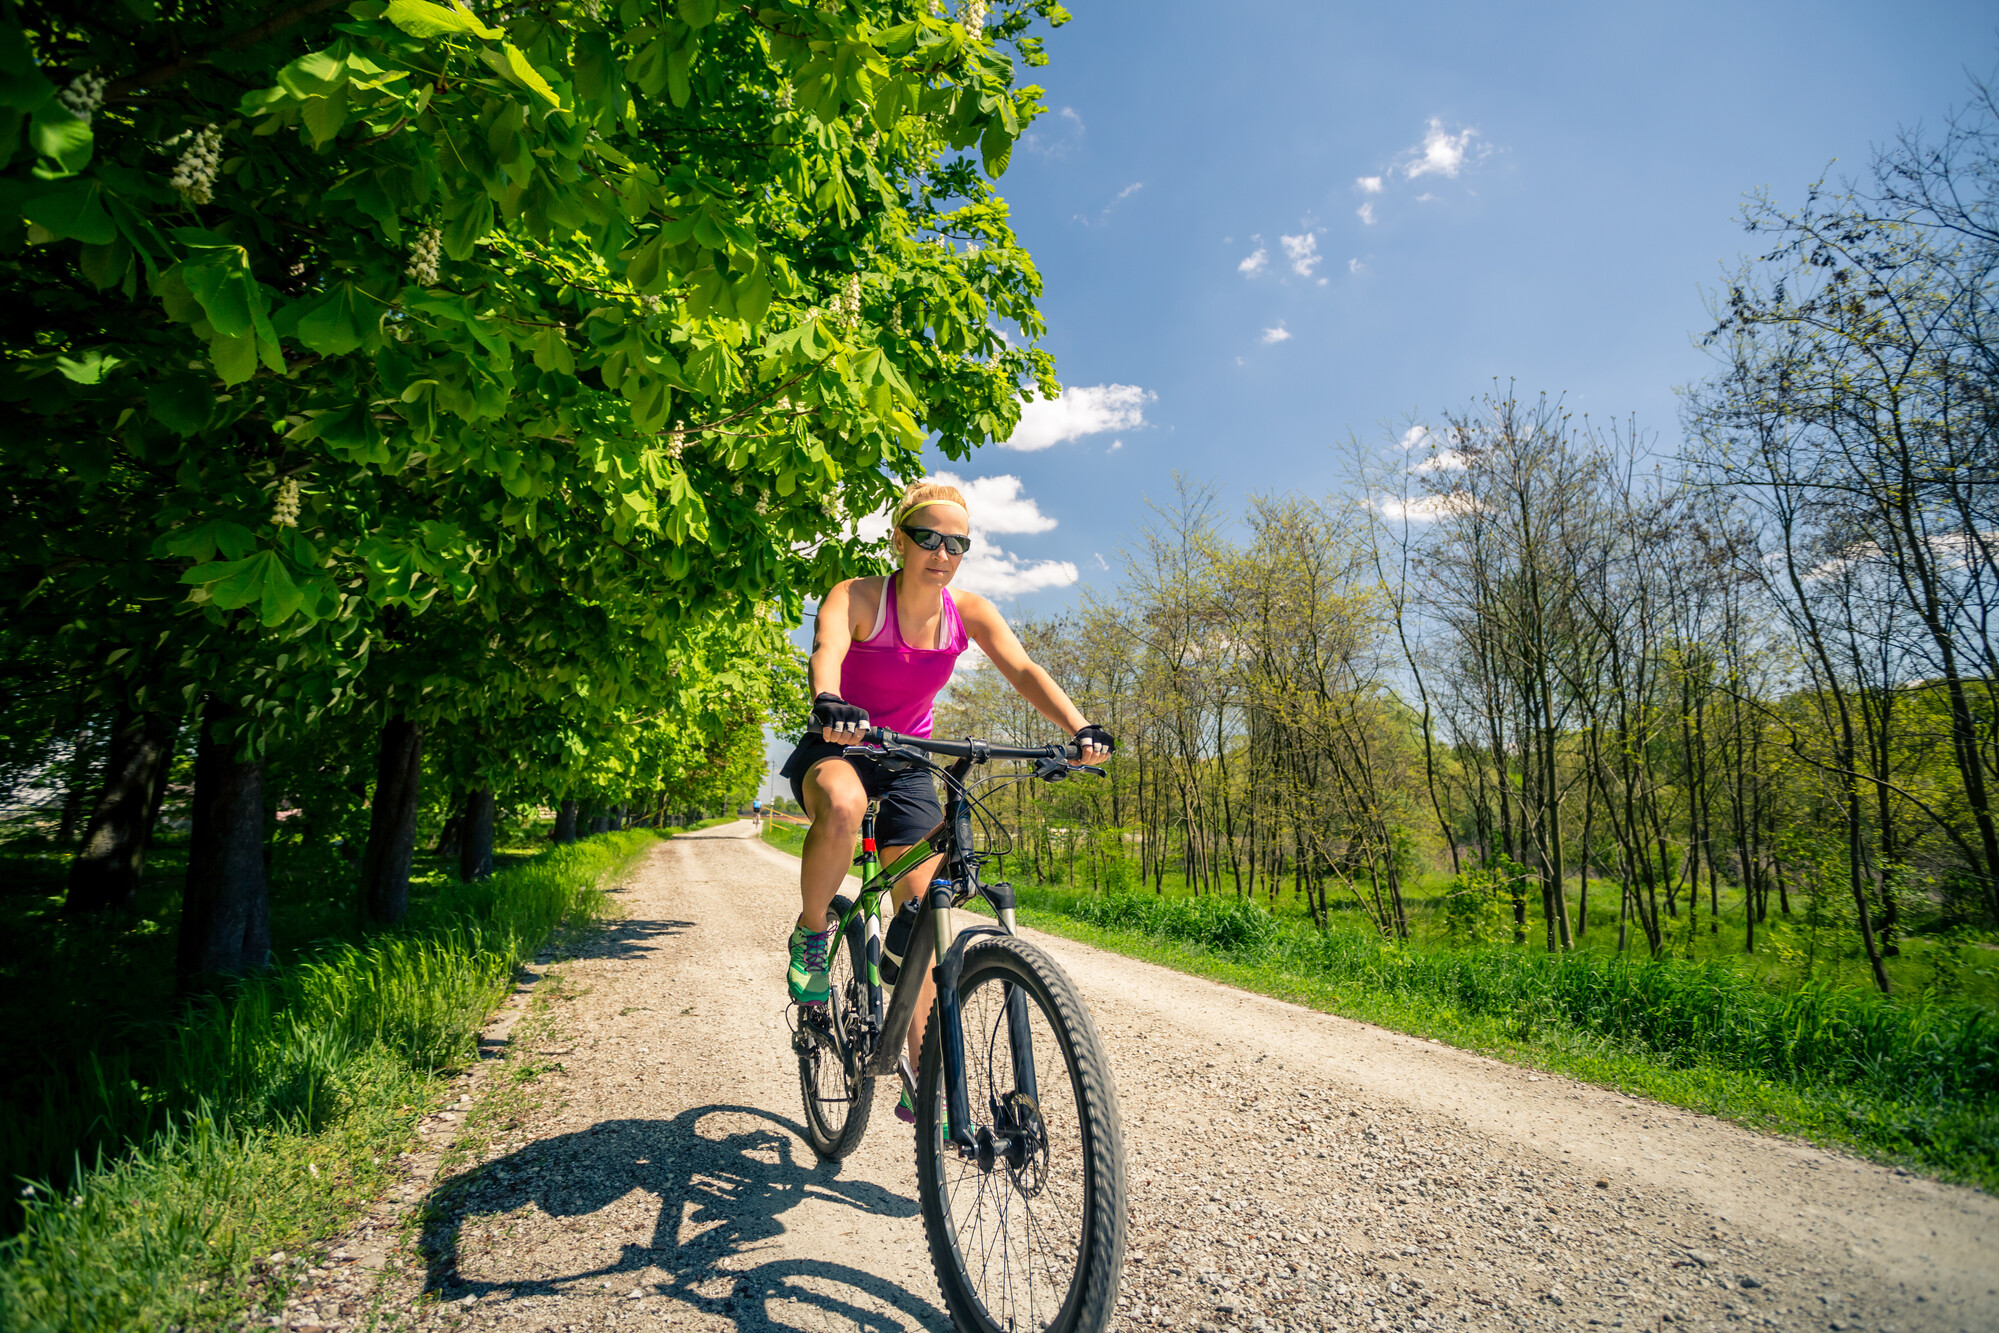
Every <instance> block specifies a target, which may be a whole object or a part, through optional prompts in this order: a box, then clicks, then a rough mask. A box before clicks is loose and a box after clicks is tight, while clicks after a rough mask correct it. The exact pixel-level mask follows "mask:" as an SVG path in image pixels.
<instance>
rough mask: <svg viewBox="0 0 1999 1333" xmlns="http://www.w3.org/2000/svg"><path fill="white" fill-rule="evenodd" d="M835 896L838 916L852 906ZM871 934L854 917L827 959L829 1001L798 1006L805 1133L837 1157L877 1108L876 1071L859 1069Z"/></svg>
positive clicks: (819, 1149) (855, 1143) (857, 1140)
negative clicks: (864, 930) (868, 944)
mask: <svg viewBox="0 0 1999 1333" xmlns="http://www.w3.org/2000/svg"><path fill="white" fill-rule="evenodd" d="M852 908H853V904H852V903H851V902H849V901H848V900H847V899H846V898H845V897H838V898H835V899H833V905H832V909H831V915H832V917H833V918H834V919H835V920H838V919H839V918H841V917H843V916H845V915H846V914H847V913H848V912H849V911H850V910H852ZM867 957H868V954H867V937H866V935H865V933H864V932H863V928H862V922H861V918H860V917H859V916H856V917H854V919H853V920H851V921H849V922H848V923H847V929H846V930H845V931H844V932H843V933H842V934H841V937H840V938H839V939H838V940H837V941H834V947H833V949H832V951H831V954H830V955H829V956H828V958H827V960H826V983H827V986H826V1003H824V1004H821V1005H800V1006H799V1009H798V1013H799V1027H798V1032H797V1034H796V1035H795V1036H794V1037H793V1038H792V1045H793V1046H794V1047H795V1048H796V1049H797V1051H798V1086H799V1089H800V1091H802V1092H803V1093H804V1094H805V1137H806V1141H807V1142H809V1143H810V1144H811V1145H812V1150H813V1151H814V1152H816V1153H818V1154H819V1155H820V1156H821V1157H823V1158H826V1159H828V1160H838V1159H839V1158H842V1157H845V1156H846V1155H847V1154H848V1153H851V1152H852V1151H853V1150H854V1149H856V1148H858V1147H859V1146H860V1144H861V1135H862V1134H864V1133H865V1132H866V1131H867V1128H868V1113H869V1111H871V1110H872V1109H873V1108H874V1099H875V1079H874V1075H872V1074H866V1073H862V1072H861V1063H862V1061H863V1060H864V1059H865V1058H866V1054H867V1052H866V1050H865V1046H864V1042H863V1037H864V1034H865V1032H866V1030H867V1024H868V963H867Z"/></svg>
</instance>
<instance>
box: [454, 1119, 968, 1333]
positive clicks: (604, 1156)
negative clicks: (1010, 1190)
mask: <svg viewBox="0 0 1999 1333" xmlns="http://www.w3.org/2000/svg"><path fill="white" fill-rule="evenodd" d="M717 1115H722V1116H728V1117H730V1118H731V1119H734V1120H737V1121H738V1122H740V1121H741V1120H742V1119H745V1118H747V1119H748V1120H750V1121H751V1122H753V1123H752V1124H751V1125H750V1127H748V1128H744V1129H739V1130H736V1132H733V1133H729V1134H726V1135H724V1136H722V1137H719V1138H714V1137H707V1136H704V1135H703V1134H701V1133H700V1132H699V1124H700V1122H701V1121H702V1120H703V1119H704V1118H706V1117H710V1116H717ZM712 1132H713V1129H712V1127H711V1133H712ZM803 1133H804V1131H803V1130H802V1128H801V1127H800V1126H798V1125H796V1124H794V1123H792V1122H791V1121H789V1120H786V1119H784V1118H782V1117H780V1116H776V1115H773V1114H771V1113H770V1112H768V1111H765V1110H761V1109H759V1108H756V1107H750V1106H733V1105H726V1104H716V1105H709V1106H699V1107H694V1108H692V1109H690V1110H687V1111H684V1112H682V1113H681V1114H680V1115H678V1116H675V1117H674V1118H673V1119H671V1120H607V1121H603V1122H601V1123H599V1124H596V1125H592V1126H591V1127H590V1128H588V1129H585V1130H581V1131H578V1132H577V1133H574V1134H564V1135H560V1136H558V1137H555V1138H550V1139H543V1140H539V1141H537V1142H535V1143H532V1144H529V1145H527V1146H526V1147H524V1148H522V1149H521V1150H519V1151H518V1152H515V1153H511V1154H509V1155H507V1156H505V1157H501V1158H496V1159H495V1160H493V1161H491V1162H488V1163H486V1164H485V1165H483V1166H480V1167H476V1168H474V1169H473V1170H471V1171H469V1172H467V1173H465V1174H464V1175H462V1176H459V1177H456V1178H455V1179H453V1180H452V1181H451V1183H450V1184H448V1185H446V1186H445V1187H443V1188H442V1189H440V1190H439V1191H438V1192H437V1193H436V1194H434V1195H432V1196H431V1199H430V1201H429V1203H428V1206H427V1208H426V1211H425V1214H424V1219H423V1222H424V1233H423V1244H422V1252H423V1255H424V1261H425V1265H426V1274H425V1281H424V1290H425V1291H426V1292H429V1293H433V1294H435V1295H437V1296H439V1297H441V1298H442V1299H445V1300H460V1299H463V1298H464V1297H466V1296H477V1297H479V1298H481V1302H482V1304H483V1303H484V1301H485V1300H486V1299H487V1298H489V1297H491V1296H495V1295H497V1296H499V1297H501V1298H503V1299H509V1300H518V1299H522V1298H527V1297H534V1296H549V1295H558V1294H562V1295H588V1296H590V1297H592V1298H595V1299H602V1298H604V1297H605V1295H606V1293H605V1292H604V1291H603V1290H602V1289H601V1286H600V1284H601V1283H603V1282H604V1281H606V1280H609V1281H610V1282H611V1284H612V1291H613V1293H614V1294H615V1295H618V1296H623V1295H624V1294H625V1293H626V1292H629V1291H631V1290H632V1289H633V1288H635V1287H636V1288H638V1289H640V1290H642V1291H644V1292H645V1299H644V1306H645V1307H646V1308H648V1309H652V1310H654V1311H657V1310H658V1308H659V1305H660V1301H659V1299H658V1298H659V1297H668V1298H672V1299H673V1300H676V1301H678V1302H680V1303H681V1304H682V1307H683V1308H691V1309H695V1310H703V1311H706V1312H708V1313H710V1314H716V1315H721V1316H724V1317H727V1318H731V1319H733V1320H734V1321H735V1323H736V1326H737V1327H738V1328H740V1329H743V1330H746V1331H747V1330H767V1329H768V1330H778V1329H785V1328H791V1327H795V1325H793V1324H792V1323H790V1322H789V1321H788V1320H787V1319H786V1318H785V1310H786V1307H790V1306H794V1305H797V1306H805V1307H808V1308H811V1309H813V1310H815V1311H817V1312H820V1313H819V1317H818V1318H815V1319H814V1321H813V1324H814V1326H815V1327H816V1326H818V1324H819V1323H820V1322H821V1320H823V1318H824V1316H826V1315H831V1316H833V1317H834V1319H835V1320H836V1321H837V1322H839V1323H840V1324H843V1325H845V1324H851V1325H853V1326H855V1327H856V1328H859V1329H862V1330H867V1331H868V1333H911V1331H913V1330H916V1329H936V1330H945V1329H948V1328H949V1327H950V1319H949V1317H948V1316H946V1315H945V1314H944V1312H943V1311H942V1310H939V1309H938V1308H937V1307H936V1306H935V1305H934V1304H932V1303H931V1302H930V1301H929V1300H927V1299H925V1298H924V1297H922V1296H918V1295H917V1294H915V1293H913V1292H911V1291H908V1290H906V1289H905V1288H903V1287H901V1286H899V1285H897V1284H896V1283H893V1282H889V1281H886V1280H884V1279H882V1278H880V1277H878V1276H876V1275H874V1274H872V1273H868V1272H865V1271H863V1270H861V1269H859V1268H854V1267H852V1266H849V1265H847V1264H842V1263H835V1262H831V1261H827V1260H817V1259H807V1258H780V1259H772V1260H770V1261H768V1262H765V1263H761V1264H758V1263H755V1262H753V1259H754V1256H755V1254H756V1253H757V1252H758V1251H759V1250H761V1249H763V1248H765V1247H766V1246H767V1244H768V1242H770V1241H773V1240H775V1239H776V1238H777V1237H779V1236H782V1235H783V1234H785V1232H786V1231H787V1229H788V1228H787V1227H786V1225H785V1222H784V1220H783V1215H784V1214H785V1213H786V1212H788V1211H789V1210H791V1209H793V1208H795V1207H797V1206H798V1205H799V1204H801V1203H804V1202H806V1201H808V1200H816V1201H823V1202H831V1203H834V1204H837V1205H839V1206H842V1207H845V1208H850V1209H852V1210H854V1212H855V1214H856V1216H855V1220H854V1223H853V1225H852V1227H851V1228H850V1230H851V1231H852V1233H853V1235H854V1242H853V1244H852V1247H851V1248H852V1249H853V1250H854V1251H855V1252H857V1253H865V1252H867V1250H868V1248H869V1241H868V1234H869V1232H868V1224H869V1222H870V1220H872V1219H874V1218H889V1217H896V1218H907V1217H913V1216H915V1215H916V1204H915V1202H914V1201H913V1200H911V1199H907V1198H904V1197H902V1196H900V1195H898V1194H894V1193H892V1192H890V1191H888V1190H885V1189H883V1188H882V1187H881V1186H879V1185H875V1184H872V1183H870V1182H868V1181H861V1180H843V1179H841V1178H840V1166H839V1163H837V1162H819V1161H816V1160H815V1159H814V1158H813V1157H812V1154H811V1150H810V1149H809V1148H806V1147H805V1145H804V1143H803V1137H802V1136H803ZM801 1159H802V1160H801ZM634 1190H642V1191H644V1192H646V1193H647V1194H650V1195H652V1196H654V1197H655V1198H656V1199H657V1200H658V1211H657V1215H656V1217H655V1219H654V1221H653V1224H652V1234H651V1237H650V1239H649V1240H644V1241H636V1242H634V1241H627V1242H626V1243H624V1244H623V1245H622V1246H621V1247H620V1250H619V1254H618V1257H617V1258H616V1259H615V1260H613V1261H611V1262H609V1263H607V1264H601V1265H598V1266H595V1267H576V1268H575V1269H574V1271H568V1272H539V1273H533V1274H531V1275H530V1274H528V1273H519V1274H518V1275H513V1276H504V1277H502V1276H495V1275H491V1274H487V1275H481V1274H480V1273H479V1272H478V1271H477V1270H481V1269H486V1268H488V1267H489V1265H488V1264H487V1263H486V1262H483V1261H478V1262H474V1261H471V1259H470V1256H465V1255H462V1254H461V1253H460V1249H461V1231H462V1229H463V1227H464V1226H465V1224H466V1223H467V1222H468V1221H471V1220H476V1219H479V1218H483V1217H493V1216H498V1215H501V1214H505V1213H509V1212H512V1211H513V1210H515V1209H518V1208H521V1207H523V1206H525V1205H529V1204H532V1205H534V1206H535V1207H536V1208H538V1209H539V1210H540V1212H541V1213H542V1214H543V1215H545V1216H546V1217H548V1218H550V1219H553V1221H554V1224H555V1225H556V1226H560V1225H561V1224H563V1223H565V1222H568V1221H570V1220H572V1219H582V1218H587V1217H589V1216H591V1215H593V1214H597V1213H608V1212H609V1211H610V1210H611V1209H612V1208H613V1207H614V1205H616V1204H617V1203H619V1201H621V1200H623V1199H624V1198H625V1197H626V1196H627V1195H629V1194H630V1193H632V1192H633V1191H634ZM529 1216H530V1217H532V1214H530V1215H529ZM545 1225H546V1224H545ZM552 1229H553V1228H551V1230H552ZM843 1230H848V1229H847V1228H843ZM576 1240H577V1244H576V1248H578V1249H583V1250H588V1249H591V1248H595V1247H596V1245H598V1244H601V1241H600V1240H598V1239H597V1238H596V1237H593V1236H580V1235H579V1236H577V1238H576ZM461 1262H464V1264H465V1267H467V1268H472V1269H474V1270H475V1271H474V1272H472V1273H469V1274H468V1273H467V1272H464V1271H461V1267H460V1266H461ZM527 1262H528V1263H532V1261H527ZM515 1263H522V1261H515ZM558 1266H559V1265H558ZM586 1284H587V1285H586ZM620 1303H621V1304H622V1303H623V1302H620Z"/></svg>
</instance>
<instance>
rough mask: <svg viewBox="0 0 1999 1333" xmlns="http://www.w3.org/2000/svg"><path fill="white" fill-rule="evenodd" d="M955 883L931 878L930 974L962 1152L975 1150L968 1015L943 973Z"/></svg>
mask: <svg viewBox="0 0 1999 1333" xmlns="http://www.w3.org/2000/svg"><path fill="white" fill-rule="evenodd" d="M951 898H952V887H951V881H950V880H948V879H934V880H932V881H930V891H929V894H928V899H929V906H930V913H931V916H932V917H933V918H934V919H935V920H936V922H937V939H936V950H937V966H936V967H935V968H934V969H933V970H932V973H931V975H932V976H934V977H935V978H936V981H937V1021H938V1023H939V1024H940V1025H941V1026H940V1027H939V1028H938V1030H937V1050H938V1052H939V1054H941V1055H942V1056H943V1058H944V1071H943V1072H944V1104H945V1106H946V1108H947V1110H948V1115H949V1119H950V1124H951V1142H953V1143H955V1144H957V1145H958V1148H959V1150H960V1151H961V1152H976V1151H977V1149H978V1140H977V1139H975V1138H973V1137H972V1104H971V1097H970V1095H969V1094H968V1093H967V1092H966V1090H965V1018H964V1014H963V1013H962V1012H961V1011H960V1009H959V1007H958V987H957V986H956V985H955V984H953V983H952V982H951V981H950V980H949V979H947V978H946V977H945V975H944V956H945V955H946V954H948V953H950V952H951V944H952V941H953V940H955V939H956V938H957V935H958V927H957V923H956V922H955V921H953V920H952V909H951Z"/></svg>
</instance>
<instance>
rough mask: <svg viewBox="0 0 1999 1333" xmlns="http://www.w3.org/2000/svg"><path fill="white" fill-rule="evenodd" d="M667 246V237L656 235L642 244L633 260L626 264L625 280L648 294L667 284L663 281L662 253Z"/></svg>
mask: <svg viewBox="0 0 1999 1333" xmlns="http://www.w3.org/2000/svg"><path fill="white" fill-rule="evenodd" d="M665 248H666V238H665V237H664V236H660V235H655V236H654V237H653V238H652V239H651V240H649V241H647V242H646V243H645V244H644V245H641V246H640V247H639V249H638V253H637V254H635V255H633V256H632V258H631V262H630V263H628V264H626V265H625V281H626V282H629V283H630V284H632V286H633V288H635V289H636V290H638V291H641V292H645V293H647V294H654V293H657V292H658V291H659V290H660V289H661V288H662V287H664V286H665V285H666V284H665V282H664V281H662V276H663V275H662V267H663V266H662V265H661V263H660V255H661V253H662V251H663V250H664V249H665Z"/></svg>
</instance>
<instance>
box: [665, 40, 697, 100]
mask: <svg viewBox="0 0 1999 1333" xmlns="http://www.w3.org/2000/svg"><path fill="white" fill-rule="evenodd" d="M693 64H694V48H693V47H691V46H683V47H681V48H680V49H679V50H678V51H675V52H674V53H673V54H672V55H670V56H668V57H667V58H666V95H667V96H668V97H670V98H672V99H673V104H674V105H675V106H677V107H679V106H686V105H687V103H688V100H689V99H690V98H691V97H692V96H693V95H694V93H693V89H692V88H690V87H689V86H688V79H687V75H688V71H689V69H690V68H691V67H692V66H693Z"/></svg>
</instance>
